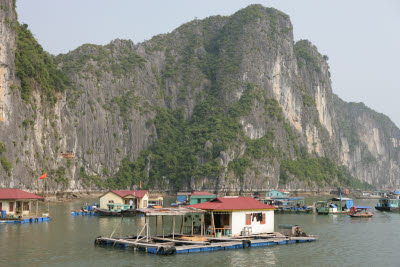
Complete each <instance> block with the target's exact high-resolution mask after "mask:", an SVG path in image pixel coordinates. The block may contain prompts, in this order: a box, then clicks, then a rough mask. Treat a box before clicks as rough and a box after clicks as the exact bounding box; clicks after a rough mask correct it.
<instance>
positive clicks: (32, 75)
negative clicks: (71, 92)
mask: <svg viewBox="0 0 400 267" xmlns="http://www.w3.org/2000/svg"><path fill="white" fill-rule="evenodd" d="M16 28H17V50H16V52H15V66H16V75H17V76H18V78H19V79H20V80H21V97H22V99H24V100H25V101H27V102H29V101H30V97H31V95H32V91H33V90H39V91H40V92H41V95H42V96H44V97H45V99H46V100H47V101H48V102H49V103H50V104H51V105H54V104H55V103H56V102H57V96H56V93H57V92H63V91H64V90H65V89H66V86H67V84H68V80H67V78H66V76H65V75H64V74H63V73H62V72H61V71H60V70H58V69H57V66H56V64H55V63H54V61H53V58H52V56H50V55H49V54H48V53H47V52H45V51H44V50H43V48H42V46H41V45H40V44H39V43H38V42H37V41H36V40H35V38H34V37H33V35H32V33H31V32H30V30H29V29H28V25H26V24H23V25H19V24H18V25H17V27H16Z"/></svg>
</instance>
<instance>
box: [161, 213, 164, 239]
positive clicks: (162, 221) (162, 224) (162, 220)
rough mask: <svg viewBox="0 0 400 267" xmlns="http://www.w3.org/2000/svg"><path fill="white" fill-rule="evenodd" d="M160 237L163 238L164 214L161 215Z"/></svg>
mask: <svg viewBox="0 0 400 267" xmlns="http://www.w3.org/2000/svg"><path fill="white" fill-rule="evenodd" d="M161 228H162V237H163V238H164V216H162V215H161Z"/></svg>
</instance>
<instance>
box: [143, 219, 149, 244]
mask: <svg viewBox="0 0 400 267" xmlns="http://www.w3.org/2000/svg"><path fill="white" fill-rule="evenodd" d="M144 226H145V227H146V241H147V242H149V235H148V234H147V232H148V231H149V227H148V226H147V215H145V216H144Z"/></svg>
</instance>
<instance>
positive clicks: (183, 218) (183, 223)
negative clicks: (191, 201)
mask: <svg viewBox="0 0 400 267" xmlns="http://www.w3.org/2000/svg"><path fill="white" fill-rule="evenodd" d="M184 227H185V215H182V224H181V234H182V235H183V233H184V231H185V230H184Z"/></svg>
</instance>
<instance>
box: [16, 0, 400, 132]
mask: <svg viewBox="0 0 400 267" xmlns="http://www.w3.org/2000/svg"><path fill="white" fill-rule="evenodd" d="M252 3H260V4H262V5H264V6H267V7H274V8H277V9H279V10H281V11H283V12H285V13H286V14H288V15H289V16H290V18H291V21H292V24H293V28H294V38H295V40H299V39H309V40H310V41H311V42H313V43H314V44H315V45H316V46H317V47H318V49H319V51H320V52H321V53H322V54H326V55H328V56H329V64H330V67H331V74H332V82H333V91H334V92H335V93H336V94H338V95H339V96H340V97H341V98H343V99H344V100H346V101H355V102H364V103H365V104H366V105H367V106H369V107H371V108H373V109H375V110H376V111H379V112H382V113H385V114H386V115H388V116H389V117H390V118H391V119H392V120H393V121H394V122H395V123H396V124H397V125H398V126H400V101H399V100H400V81H399V78H400V67H399V64H400V1H399V0H386V1H385V0H381V1H371V0H352V1H350V0H334V1H333V0H332V1H328V0H324V1H322V0H301V1H300V0H280V1H272V0H258V1H251V0H201V1H190V0H185V1H184V0H159V1H153V0H147V1H143V0H142V1H138V0H129V1H128V0H114V1H110V0H107V1H106V0H68V1H67V0H35V1H32V0H18V1H17V11H18V15H19V21H20V22H24V23H27V24H28V25H29V28H30V29H31V31H32V32H33V34H34V35H35V37H36V39H38V41H39V42H40V43H41V44H42V46H43V47H44V49H45V50H47V51H49V52H50V53H52V54H58V53H65V52H68V51H69V50H73V49H75V48H76V47H78V46H80V45H81V44H84V43H94V44H107V43H109V42H110V41H111V40H113V39H115V38H122V39H131V40H133V41H134V42H135V43H137V42H142V41H144V40H148V39H150V38H151V37H152V36H154V35H156V34H159V33H168V32H171V31H172V30H173V29H175V28H176V27H178V26H179V25H181V24H183V23H185V22H188V21H190V20H192V19H194V18H198V19H202V18H205V17H208V16H211V15H218V14H220V15H230V14H232V13H234V12H236V11H237V10H239V9H241V8H243V7H246V6H247V5H249V4H252Z"/></svg>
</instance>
